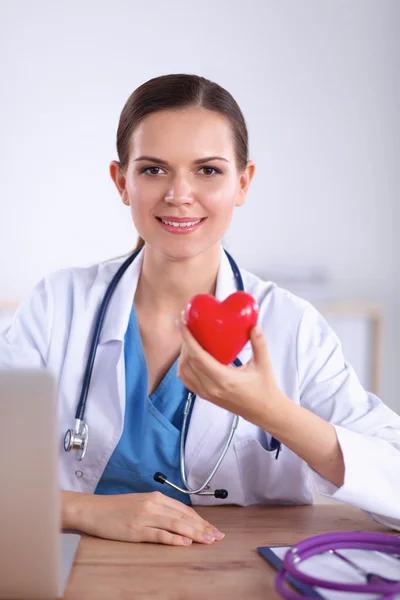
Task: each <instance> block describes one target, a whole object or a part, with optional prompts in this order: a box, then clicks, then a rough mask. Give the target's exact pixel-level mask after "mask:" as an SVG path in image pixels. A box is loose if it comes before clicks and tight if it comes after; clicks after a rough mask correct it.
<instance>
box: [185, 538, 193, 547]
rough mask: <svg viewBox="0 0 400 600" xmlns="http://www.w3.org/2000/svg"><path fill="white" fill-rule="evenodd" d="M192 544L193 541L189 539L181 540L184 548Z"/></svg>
mask: <svg viewBox="0 0 400 600" xmlns="http://www.w3.org/2000/svg"><path fill="white" fill-rule="evenodd" d="M192 542H193V540H191V539H190V538H183V543H184V544H185V546H190V544H191V543H192Z"/></svg>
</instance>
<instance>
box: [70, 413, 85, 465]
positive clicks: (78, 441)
mask: <svg viewBox="0 0 400 600" xmlns="http://www.w3.org/2000/svg"><path fill="white" fill-rule="evenodd" d="M88 438H89V430H88V426H87V425H86V423H83V421H81V420H80V419H75V428H74V429H68V430H67V432H66V434H65V436H64V450H65V452H70V451H71V450H80V451H81V455H80V456H78V457H77V460H82V459H83V458H84V456H85V454H86V449H87V445H88Z"/></svg>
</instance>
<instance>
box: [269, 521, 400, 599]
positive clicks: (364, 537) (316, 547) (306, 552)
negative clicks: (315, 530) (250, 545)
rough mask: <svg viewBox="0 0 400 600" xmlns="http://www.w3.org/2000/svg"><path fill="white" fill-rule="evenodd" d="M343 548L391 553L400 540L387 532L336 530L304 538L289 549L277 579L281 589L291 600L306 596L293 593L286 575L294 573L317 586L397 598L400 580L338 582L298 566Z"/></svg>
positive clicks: (305, 581) (399, 549)
mask: <svg viewBox="0 0 400 600" xmlns="http://www.w3.org/2000/svg"><path fill="white" fill-rule="evenodd" d="M339 549H341V550H350V549H358V550H371V551H377V550H378V551H379V552H384V553H388V554H398V553H399V552H400V539H398V538H396V537H394V536H391V535H388V534H385V533H369V532H336V533H329V534H322V535H318V536H313V537H310V538H308V539H306V540H303V541H302V542H300V543H299V544H297V546H293V548H291V549H290V550H288V552H286V554H285V557H284V560H283V566H282V568H281V570H280V572H279V573H278V575H277V578H276V590H277V592H278V593H279V594H281V596H282V597H283V598H286V599H287V600H300V599H301V598H304V595H299V594H296V593H294V592H291V591H290V590H289V589H288V588H287V587H286V585H285V580H286V577H287V576H288V575H291V576H292V577H293V578H295V579H296V580H297V581H298V582H300V583H302V584H306V585H308V586H312V587H313V588H316V587H320V588H324V589H330V590H335V591H341V592H353V593H368V594H385V595H384V596H383V597H382V600H383V598H384V599H385V600H389V598H392V597H393V598H394V597H395V596H394V595H395V594H399V593H400V581H399V583H366V584H358V583H335V582H332V581H326V580H325V579H320V578H318V577H313V576H311V575H307V574H306V573H303V572H302V571H300V570H299V569H298V565H299V563H301V562H302V561H303V560H306V559H307V558H311V557H312V556H315V555H317V554H323V553H325V552H329V551H330V550H339ZM388 594H389V595H388Z"/></svg>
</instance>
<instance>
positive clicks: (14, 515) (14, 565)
mask: <svg viewBox="0 0 400 600" xmlns="http://www.w3.org/2000/svg"><path fill="white" fill-rule="evenodd" d="M56 389H57V388H56V381H55V378H54V377H53V376H52V375H51V374H50V373H49V372H47V371H40V370H0V426H1V432H0V599H5V598H7V600H16V599H19V600H21V599H24V600H36V599H37V600H39V599H40V600H48V599H49V600H50V599H54V598H58V597H61V596H63V594H64V590H65V586H66V583H67V580H68V577H69V574H70V571H71V567H72V563H73V561H74V556H75V553H76V550H77V548H78V544H79V540H80V536H79V535H77V534H74V533H71V534H70V533H68V534H64V533H60V530H61V522H60V492H59V484H58V453H59V440H58V422H57V404H56Z"/></svg>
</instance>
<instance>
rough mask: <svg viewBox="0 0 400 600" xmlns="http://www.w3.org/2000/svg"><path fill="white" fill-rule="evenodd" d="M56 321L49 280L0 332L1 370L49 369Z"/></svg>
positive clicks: (33, 293)
mask: <svg viewBox="0 0 400 600" xmlns="http://www.w3.org/2000/svg"><path fill="white" fill-rule="evenodd" d="M52 318H53V295H52V292H51V287H50V283H49V281H48V279H43V280H42V281H41V282H40V283H38V285H37V286H36V287H35V288H34V290H33V291H32V293H31V294H30V295H29V296H28V297H27V298H26V299H25V300H24V301H23V302H22V303H21V305H20V306H19V307H18V309H17V311H16V313H15V316H14V319H13V322H12V323H11V325H10V327H8V328H7V329H6V330H5V331H3V332H1V333H0V368H2V369H6V368H10V369H18V368H33V369H35V368H45V367H46V364H47V356H48V352H49V346H50V338H51V323H52Z"/></svg>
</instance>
